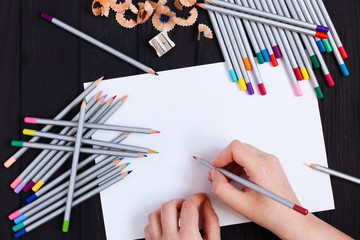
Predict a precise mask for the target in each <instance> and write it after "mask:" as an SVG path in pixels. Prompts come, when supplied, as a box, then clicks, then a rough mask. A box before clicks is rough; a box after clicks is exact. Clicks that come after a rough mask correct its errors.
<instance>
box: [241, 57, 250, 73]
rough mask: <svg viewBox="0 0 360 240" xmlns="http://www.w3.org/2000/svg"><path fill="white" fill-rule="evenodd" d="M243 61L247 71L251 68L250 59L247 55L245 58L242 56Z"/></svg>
mask: <svg viewBox="0 0 360 240" xmlns="http://www.w3.org/2000/svg"><path fill="white" fill-rule="evenodd" d="M243 62H244V65H245V68H246V70H247V71H251V70H252V66H251V62H250V59H249V58H248V57H247V58H244V59H243Z"/></svg>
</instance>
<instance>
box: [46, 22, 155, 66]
mask: <svg viewBox="0 0 360 240" xmlns="http://www.w3.org/2000/svg"><path fill="white" fill-rule="evenodd" d="M51 22H52V23H54V24H55V25H57V26H59V27H61V28H62V29H64V30H66V31H69V32H71V33H72V34H74V35H76V36H78V37H79V38H81V39H83V40H85V41H87V42H89V43H91V44H93V45H95V46H97V47H99V48H101V49H103V50H104V51H106V52H108V53H110V54H112V55H114V56H116V57H118V58H120V59H122V60H124V61H125V62H128V63H129V64H131V65H133V66H135V67H137V68H139V69H141V70H143V71H144V72H148V71H149V69H150V67H148V66H146V65H145V64H143V63H141V62H139V61H137V60H135V59H133V58H131V57H129V56H126V55H125V54H123V53H121V52H119V51H118V50H116V49H114V48H112V47H109V46H108V45H106V44H104V43H102V42H100V41H99V40H97V39H95V38H93V37H90V36H89V35H87V34H85V33H83V32H81V31H79V30H77V29H76V28H73V27H72V26H70V25H68V24H66V23H64V22H62V21H60V20H59V19H56V18H53V19H52V21H51Z"/></svg>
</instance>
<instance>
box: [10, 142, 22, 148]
mask: <svg viewBox="0 0 360 240" xmlns="http://www.w3.org/2000/svg"><path fill="white" fill-rule="evenodd" d="M11 146H13V147H23V141H16V140H13V141H11Z"/></svg>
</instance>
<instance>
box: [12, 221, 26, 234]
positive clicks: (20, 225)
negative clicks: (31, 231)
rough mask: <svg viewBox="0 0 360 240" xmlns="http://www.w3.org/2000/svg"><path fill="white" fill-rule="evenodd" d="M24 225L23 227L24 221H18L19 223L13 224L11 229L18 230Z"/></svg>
mask: <svg viewBox="0 0 360 240" xmlns="http://www.w3.org/2000/svg"><path fill="white" fill-rule="evenodd" d="M24 227H25V225H24V223H19V224H16V225H15V226H13V228H12V229H13V231H14V232H17V231H19V230H20V229H22V228H24Z"/></svg>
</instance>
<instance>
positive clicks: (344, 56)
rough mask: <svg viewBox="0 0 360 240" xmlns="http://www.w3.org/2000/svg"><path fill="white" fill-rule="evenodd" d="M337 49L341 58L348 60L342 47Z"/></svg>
mask: <svg viewBox="0 0 360 240" xmlns="http://www.w3.org/2000/svg"><path fill="white" fill-rule="evenodd" d="M338 49H339V52H340V55H341V57H342V58H343V59H346V58H348V55H347V53H346V51H345V48H344V46H341V47H339V48H338Z"/></svg>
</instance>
